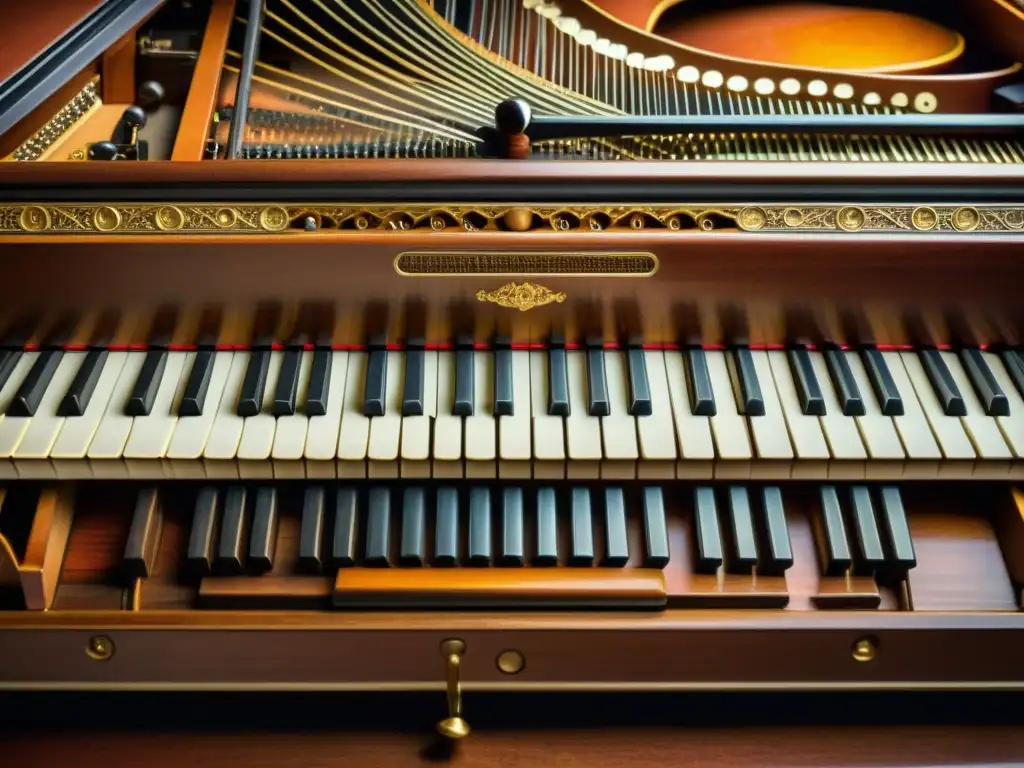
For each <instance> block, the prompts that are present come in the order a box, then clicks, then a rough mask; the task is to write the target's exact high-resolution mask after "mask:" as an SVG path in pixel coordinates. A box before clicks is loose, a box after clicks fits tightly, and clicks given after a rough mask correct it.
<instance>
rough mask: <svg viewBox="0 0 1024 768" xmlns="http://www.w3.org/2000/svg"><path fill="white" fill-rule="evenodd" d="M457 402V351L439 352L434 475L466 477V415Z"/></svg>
mask: <svg viewBox="0 0 1024 768" xmlns="http://www.w3.org/2000/svg"><path fill="white" fill-rule="evenodd" d="M454 403H455V353H454V352H438V353H437V406H436V411H435V413H436V414H437V416H436V417H435V419H434V477H462V417H461V416H456V415H455V414H453V413H452V407H453V406H454Z"/></svg>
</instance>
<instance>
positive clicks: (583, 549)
mask: <svg viewBox="0 0 1024 768" xmlns="http://www.w3.org/2000/svg"><path fill="white" fill-rule="evenodd" d="M569 513H570V515H571V516H572V528H571V529H570V530H571V531H572V555H571V556H570V558H569V565H593V564H594V521H593V517H592V515H591V512H590V491H589V489H587V488H573V489H572V491H571V497H570V507H569Z"/></svg>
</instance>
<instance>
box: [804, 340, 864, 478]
mask: <svg viewBox="0 0 1024 768" xmlns="http://www.w3.org/2000/svg"><path fill="white" fill-rule="evenodd" d="M810 357H811V367H812V368H813V369H814V375H815V376H816V377H817V379H818V382H819V383H820V382H824V383H826V384H829V386H827V387H826V386H822V387H821V396H822V399H823V400H824V401H825V415H824V416H819V417H818V418H819V420H820V421H821V431H822V432H823V433H824V434H825V440H827V441H828V449H829V452H830V453H831V454H832V461H831V462H829V465H828V476H829V477H830V478H833V479H837V480H862V479H864V475H865V471H866V467H865V463H866V462H867V458H868V452H867V450H866V449H865V448H864V442H863V440H861V437H860V431H859V430H858V429H857V422H856V421H854V420H853V419H852V418H850V417H849V416H844V415H843V407H842V405H840V404H839V398H837V397H836V393H835V390H833V389H832V386H831V380H830V379H829V373H828V366H826V365H825V357H824V355H811V356H810Z"/></svg>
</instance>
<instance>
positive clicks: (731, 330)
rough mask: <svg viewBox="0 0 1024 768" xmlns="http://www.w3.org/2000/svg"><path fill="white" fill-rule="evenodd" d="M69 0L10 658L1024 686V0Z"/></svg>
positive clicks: (26, 52)
mask: <svg viewBox="0 0 1024 768" xmlns="http://www.w3.org/2000/svg"><path fill="white" fill-rule="evenodd" d="M693 2H694V3H696V5H697V6H698V7H697V10H696V11H693V13H699V12H700V8H701V7H704V8H705V9H706V8H707V7H708V6H707V4H706V3H705V4H704V6H701V3H700V2H699V0H693ZM51 5H53V6H55V7H54V8H52V9H51V10H47V12H46V13H40V12H39V9H38V8H36V7H31V8H29V7H26V8H5V9H4V11H3V14H4V18H5V21H8V20H7V19H6V17H7V16H10V17H11V18H10V19H9V24H10V28H11V29H13V30H15V31H18V30H21V32H19V35H18V36H17V38H12V39H19V40H22V41H23V42H24V44H23V45H15V46H13V47H12V49H11V50H10V51H7V52H5V53H4V55H3V57H0V77H3V78H5V79H3V80H2V81H0V156H3V157H5V159H6V162H3V163H2V164H0V243H2V252H0V259H2V261H0V310H2V312H3V320H2V329H0V333H2V334H3V335H2V336H0V414H2V415H0V544H2V545H3V546H2V549H0V584H2V585H3V592H2V607H3V609H4V610H2V611H0V649H2V655H3V657H4V658H5V659H7V660H8V663H5V664H4V665H3V666H2V667H0V687H5V688H15V689H17V688H51V689H52V688H76V689H92V688H98V689H105V688H111V689H131V688H143V689H177V688H186V689H189V688H195V689H210V688H228V689H246V688H265V689H284V688H312V689H316V688H324V689H349V688H350V689H371V688H372V689H395V690H414V689H433V688H436V689H438V690H442V689H447V691H448V694H449V703H450V713H449V714H450V717H449V718H448V719H446V720H445V721H444V722H443V723H442V724H441V726H440V728H441V730H442V732H443V733H444V734H445V735H448V736H452V737H459V736H463V735H465V734H466V733H468V726H467V725H466V722H465V720H463V719H462V712H461V708H462V704H461V689H463V688H465V689H469V690H474V689H491V688H493V689H499V690H506V689H507V690H517V689H538V690H544V689H552V690H603V689H634V690H637V689H639V690H648V689H650V690H672V689H704V688H707V689H712V688H723V689H774V688H778V689H793V690H799V689H823V690H830V689H834V690H851V689H896V688H900V689H903V688H911V689H916V688H921V689H924V688H949V689H966V688H992V689H996V688H1006V689H1016V688H1021V687H1024V663H1022V662H1021V660H1020V658H1021V657H1020V653H1019V650H1018V645H1019V643H1020V640H1021V638H1022V637H1024V613H1022V612H1021V608H1022V597H1024V596H1022V589H1024V340H1022V333H1024V326H1022V322H1021V320H1022V316H1024V312H1022V309H1021V308H1022V304H1021V296H1022V290H1021V289H1022V287H1024V281H1022V277H1024V269H1022V268H1021V266H1020V264H1019V263H1018V259H1020V258H1021V256H1022V254H1024V251H1022V245H1024V196H1022V193H1021V187H1020V182H1021V179H1022V170H1024V112H1022V105H1024V75H1022V74H1021V64H1020V63H1019V62H1020V61H1021V60H1024V44H1022V41H1024V9H1022V7H1021V6H1020V5H1019V4H1016V3H1014V2H1008V0H973V1H972V2H970V3H968V2H966V1H965V2H962V3H958V2H947V3H940V4H938V7H937V8H935V9H933V10H932V11H929V13H932V17H929V19H916V17H912V16H910V15H908V14H902V12H901V9H902V6H901V5H900V4H899V3H889V4H886V5H887V6H889V7H887V9H886V10H884V13H887V14H892V18H890V21H891V22H892V23H896V22H897V21H899V23H901V24H902V23H906V24H911V23H912V22H913V23H920V24H921V25H927V29H928V30H929V31H930V33H929V34H930V37H927V39H928V40H932V41H934V45H935V46H938V47H937V48H936V50H935V51H930V49H928V50H924V52H920V51H916V50H915V51H908V52H907V53H906V55H904V54H903V53H901V52H900V51H894V49H893V46H888V47H886V46H884V45H881V46H879V45H876V43H877V42H878V40H879V39H882V38H884V35H885V31H884V30H882V31H879V30H877V29H874V30H871V29H868V30H867V31H865V34H866V35H868V37H870V39H866V40H865V41H864V45H863V46H861V47H858V46H857V44H856V43H857V41H855V40H854V41H844V43H849V45H848V46H847V47H848V48H849V51H850V52H848V55H849V57H850V58H849V60H848V61H844V62H839V63H837V62H834V61H819V59H820V57H821V56H822V55H825V54H822V53H821V51H820V50H819V51H809V52H808V51H803V49H801V51H803V52H802V53H801V55H802V56H811V57H812V59H813V60H812V61H811V62H810V63H808V62H807V61H804V60H803V59H801V62H799V63H792V62H789V61H786V60H760V59H758V58H757V57H756V56H755V55H753V54H751V55H750V56H748V57H746V58H744V57H741V56H737V55H735V51H734V50H733V48H729V49H728V51H729V52H719V51H717V50H715V49H712V48H704V49H702V48H697V47H694V46H693V45H691V44H689V43H687V42H676V41H674V40H673V39H671V36H672V35H684V33H685V34H691V32H692V31H693V30H694V29H698V28H697V27H694V26H693V25H692V24H695V23H696V22H692V20H691V21H687V19H688V18H689V17H679V18H675V19H674V20H672V19H669V21H667V22H665V23H666V24H667V26H665V30H666V32H665V34H658V30H659V29H660V27H659V26H658V24H659V23H661V22H659V21H658V19H659V18H660V17H661V16H662V15H665V18H666V19H667V18H668V14H671V13H672V12H673V11H671V10H665V8H666V7H667V6H666V4H664V3H662V4H659V5H658V7H657V8H653V7H652V8H648V5H650V4H643V3H638V4H635V5H634V4H633V3H630V4H624V3H615V2H611V0H601V1H598V0H559V1H558V2H557V3H549V2H541V1H540V0H525V2H518V1H517V0H448V2H445V0H438V2H436V3H434V4H430V3H427V2H424V1H423V0H330V1H329V0H267V2H266V3H258V2H253V3H248V2H244V1H243V0H239V1H238V2H236V1H235V0H209V1H208V2H201V1H200V0H193V1H192V2H185V1H184V0H177V1H174V2H159V1H158V0H135V1H134V2H130V1H128V0H112V1H111V2H107V3H105V4H104V3H96V2H92V3H90V2H89V1H88V0H82V1H81V2H77V3H66V4H65V3H61V4H51ZM683 5H685V6H689V5H690V2H689V0H688V3H686V4H683ZM754 5H756V4H753V5H752V4H750V3H748V4H746V5H745V6H742V8H745V9H746V10H745V11H744V13H747V14H748V15H749V14H750V13H751V12H756V11H757V9H756V8H755V7H754ZM862 5H865V6H871V5H872V4H871V3H864V4H862ZM876 5H877V4H876ZM619 6H622V7H619ZM627 6H628V7H627ZM751 8H753V11H752V10H751ZM741 10H742V9H741ZM863 10H864V13H866V14H869V15H870V14H877V13H883V11H879V10H878V9H877V8H872V7H867V8H865V9H863ZM683 11H685V12H687V13H690V12H691V11H690V10H689V9H687V8H683ZM794 12H795V11H794ZM898 12H899V13H898ZM918 12H919V13H920V12H922V11H918ZM709 13H710V11H709ZM775 13H776V16H777V15H778V13H777V11H776V12H775ZM773 18H776V17H773ZM829 18H832V17H829ZM870 18H874V16H870ZM894 20H895V21H894ZM691 22H692V23H691ZM701 23H702V24H703V25H704V26H703V27H700V28H699V29H703V30H704V32H703V33H702V34H703V35H704V36H703V37H702V38H701V39H702V40H705V41H707V40H718V38H717V37H715V35H719V36H720V35H722V34H724V32H723V31H722V30H723V27H722V23H724V22H721V20H718V21H716V19H715V18H711V17H709V18H708V19H705V20H704V21H702V22H701ZM829 23H834V22H829ZM716 24H717V26H716ZM861 26H864V25H863V24H862V25H861ZM709 29H710V30H711V31H710V32H708V30H709ZM910 29H911V30H912V31H913V29H914V27H910ZM646 30H653V32H651V31H646ZM672 30H675V31H672ZM819 31H820V30H819ZM669 32H671V35H670V34H669ZM712 32H713V33H714V34H712ZM869 33H870V34H869ZM693 34H696V33H693ZM872 35H873V37H872ZM726 37H728V36H727V35H726ZM908 39H909V38H908ZM914 39H922V40H923V39H925V38H918V37H915V38H914ZM727 42H729V43H730V45H733V44H739V43H736V41H735V40H732V39H731V38H729V40H727ZM707 44H708V45H711V43H707ZM716 44H717V43H716ZM723 45H724V43H723ZM922 46H923V43H922ZM942 46H946V47H947V48H948V50H945V49H942ZM940 49H942V50H940ZM723 50H724V49H723ZM787 50H789V49H786V50H784V51H783V52H782V53H783V54H785V53H786V51H787ZM837 50H838V47H837ZM844 50H846V49H845V48H844ZM912 54H913V55H912ZM768 55H769V54H768V53H765V54H764V56H766V57H767V56H768ZM772 55H774V54H772ZM779 55H780V56H782V54H779ZM813 57H819V58H813ZM858 57H859V58H858ZM915 57H916V58H915ZM782 58H785V56H782ZM826 58H827V57H826ZM15 659H17V661H16V662H15V661H13V660H15ZM460 686H461V687H460Z"/></svg>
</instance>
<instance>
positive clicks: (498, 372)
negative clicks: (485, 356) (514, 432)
mask: <svg viewBox="0 0 1024 768" xmlns="http://www.w3.org/2000/svg"><path fill="white" fill-rule="evenodd" d="M520 354H526V353H525V352H522V353H520ZM512 371H513V368H512V350H511V349H496V350H494V415H495V416H514V415H515V397H514V394H513V393H514V383H513V381H512V376H513V373H512Z"/></svg>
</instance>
